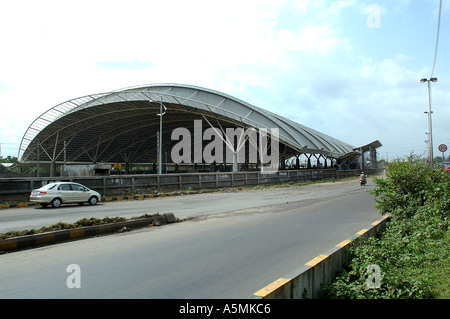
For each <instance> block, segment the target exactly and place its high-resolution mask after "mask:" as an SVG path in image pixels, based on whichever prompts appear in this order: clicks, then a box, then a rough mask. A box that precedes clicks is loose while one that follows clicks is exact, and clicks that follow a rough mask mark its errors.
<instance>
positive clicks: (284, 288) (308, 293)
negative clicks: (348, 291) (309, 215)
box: [252, 214, 390, 299]
mask: <svg viewBox="0 0 450 319" xmlns="http://www.w3.org/2000/svg"><path fill="white" fill-rule="evenodd" d="M389 216H390V215H389V214H386V215H384V216H383V217H382V218H380V219H378V220H376V221H375V222H373V223H371V224H370V225H369V227H368V228H364V229H362V230H360V231H359V232H357V233H356V234H355V235H354V236H353V237H352V238H350V239H346V240H344V241H342V242H340V243H339V244H337V245H335V246H334V247H332V248H331V249H329V250H328V251H326V252H325V253H323V254H320V255H318V256H317V257H315V258H313V259H312V260H310V261H309V262H307V263H306V264H305V265H303V266H301V267H300V268H299V269H297V270H296V271H294V272H293V273H291V274H288V275H287V276H286V277H283V278H280V279H278V280H276V281H274V282H273V283H271V284H270V285H268V286H266V287H264V288H262V289H261V290H258V291H257V292H255V293H254V294H253V296H252V298H254V299H306V298H311V299H317V298H318V297H319V293H320V287H321V285H322V284H325V283H330V282H332V280H333V279H334V277H335V275H336V273H337V272H338V271H339V270H340V269H342V267H343V265H344V263H345V262H347V261H349V260H350V249H351V247H354V246H358V245H360V244H361V243H363V242H364V241H366V240H367V239H368V238H369V237H372V236H375V235H376V234H377V233H378V232H379V231H381V230H383V229H384V228H385V227H386V223H387V221H388V220H389Z"/></svg>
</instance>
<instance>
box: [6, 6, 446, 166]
mask: <svg viewBox="0 0 450 319" xmlns="http://www.w3.org/2000/svg"><path fill="white" fill-rule="evenodd" d="M438 16H439V0H380V1H377V0H368V1H361V0H358V1H356V0H342V1H331V0H330V1H326V0H297V1H288V0H286V1H275V0H239V1H235V0H227V1H212V0H207V1H197V0H191V1H171V0H164V1H150V0H147V1H135V0H128V1H115V0H107V1H97V0H89V1H84V0H77V1H60V0H59V1H47V0H39V1H35V0H32V1H29V0H23V1H5V0H0V34H1V37H0V41H1V46H0V48H1V49H0V116H1V119H0V143H1V155H2V156H8V155H13V156H17V154H18V149H19V144H20V142H21V140H22V137H23V135H24V133H25V131H26V130H27V128H28V126H29V125H30V124H31V123H32V122H33V120H35V119H36V118H37V117H38V116H39V115H41V114H42V113H44V112H46V111H47V110H48V109H50V108H52V107H54V106H55V105H57V104H60V103H62V102H65V101H67V100H70V99H73V98H77V97H80V96H84V95H88V94H93V93H102V92H108V91H112V90H115V89H121V88H125V87H130V86H137V85H145V84H152V83H181V84H192V85H198V86H202V87H206V88H209V89H214V90H217V91H221V92H224V93H227V94H230V95H233V96H235V97H237V98H240V99H242V100H244V101H246V102H248V103H251V104H253V105H256V106H259V107H262V108H265V109H267V110H270V111H272V112H275V113H277V114H280V115H282V116H285V117H287V118H290V119H292V120H294V121H296V122H298V123H301V124H303V125H306V126H308V127H311V128H313V129H316V130H318V131H321V132H323V133H325V134H328V135H331V136H333V137H335V138H338V139H340V140H342V141H344V142H347V143H349V144H351V145H354V146H362V145H365V144H367V143H370V142H372V141H374V140H380V142H381V143H382V144H383V147H382V148H380V149H378V152H379V158H386V157H388V158H389V159H392V158H394V157H403V156H405V155H408V154H409V153H410V152H411V151H413V152H414V153H416V154H418V155H425V154H426V153H425V151H426V143H425V140H426V139H427V135H426V132H427V131H428V120H427V115H426V114H424V111H427V110H428V93H427V85H426V84H421V83H420V82H419V80H420V79H421V78H429V77H430V76H431V73H432V68H433V60H434V54H435V46H436V35H437V26H438ZM449 40H450V0H443V5H442V13H441V25H440V39H439V47H438V54H437V60H436V64H435V70H434V74H433V75H434V76H435V77H437V78H438V82H437V83H433V84H432V108H433V142H434V145H435V147H434V148H435V151H434V152H435V155H440V153H439V152H438V151H437V147H438V145H439V144H442V143H444V144H447V145H448V146H449V147H450V63H449V57H450V41H449ZM448 154H450V151H448V152H447V153H446V156H447V155H448Z"/></svg>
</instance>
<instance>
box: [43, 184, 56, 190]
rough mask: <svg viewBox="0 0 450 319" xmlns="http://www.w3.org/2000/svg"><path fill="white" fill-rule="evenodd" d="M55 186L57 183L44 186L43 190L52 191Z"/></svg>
mask: <svg viewBox="0 0 450 319" xmlns="http://www.w3.org/2000/svg"><path fill="white" fill-rule="evenodd" d="M55 186H56V184H55V183H51V184H47V185H44V186H42V187H41V189H52V188H53V187H55Z"/></svg>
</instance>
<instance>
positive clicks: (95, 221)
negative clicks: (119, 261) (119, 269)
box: [0, 213, 159, 240]
mask: <svg viewBox="0 0 450 319" xmlns="http://www.w3.org/2000/svg"><path fill="white" fill-rule="evenodd" d="M158 215H159V213H156V214H152V215H147V214H145V215H142V216H138V217H131V218H129V219H127V218H125V217H105V218H94V217H91V218H83V219H80V220H78V221H76V222H75V223H63V222H59V223H56V224H53V225H50V226H44V227H41V228H33V229H27V230H13V231H9V232H7V233H4V234H2V233H0V240H2V239H7V238H13V237H20V236H27V235H36V234H41V233H46V232H51V231H57V230H65V229H74V228H80V227H87V226H97V225H104V224H112V223H120V222H124V221H128V220H134V219H140V218H148V217H154V216H158Z"/></svg>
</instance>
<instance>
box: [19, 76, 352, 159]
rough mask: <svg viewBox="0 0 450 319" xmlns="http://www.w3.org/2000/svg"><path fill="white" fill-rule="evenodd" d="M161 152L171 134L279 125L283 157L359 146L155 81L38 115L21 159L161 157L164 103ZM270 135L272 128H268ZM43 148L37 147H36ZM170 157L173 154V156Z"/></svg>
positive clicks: (336, 153) (340, 154) (346, 151)
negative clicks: (199, 127) (198, 124)
mask: <svg viewBox="0 0 450 319" xmlns="http://www.w3.org/2000/svg"><path fill="white" fill-rule="evenodd" d="M161 102H162V104H163V105H164V107H165V108H166V109H167V110H166V113H165V114H164V116H163V130H162V136H163V143H162V146H163V154H165V153H166V152H167V153H168V154H169V155H168V156H170V150H171V148H172V147H173V145H174V144H175V143H176V142H178V141H172V140H171V132H172V131H173V130H174V129H175V128H178V127H184V128H187V129H189V130H192V129H193V123H194V120H202V123H203V129H206V128H207V127H210V126H213V127H217V128H223V129H224V128H226V127H241V128H250V127H253V128H255V129H260V128H267V129H270V128H278V129H279V146H280V150H279V151H280V155H281V156H285V157H286V158H288V157H290V156H293V155H299V154H322V155H324V156H326V157H328V158H335V159H339V158H347V157H348V156H350V155H352V154H355V150H356V151H357V148H355V147H354V146H352V145H350V144H347V143H345V142H342V141H340V140H338V139H336V138H333V137H331V136H328V135H325V134H323V133H321V132H318V131H316V130H313V129H311V128H309V127H306V126H303V125H301V124H299V123H296V122H294V121H292V120H290V119H287V118H285V117H282V116H280V115H277V114H274V113H272V112H269V111H267V110H264V109H262V108H259V107H256V106H254V105H251V104H249V103H247V102H244V101H242V100H239V99H237V98H235V97H232V96H230V95H227V94H224V93H220V92H217V91H214V90H210V89H206V88H201V87H197V86H192V85H180V84H153V85H146V86H139V87H132V88H126V89H121V90H116V91H112V92H107V93H99V94H92V95H87V96H83V97H79V98H75V99H72V100H69V101H66V102H64V103H61V104H59V105H56V106H54V107H52V108H51V109H49V110H48V111H46V112H45V113H43V114H42V115H40V116H39V117H38V118H37V119H36V120H35V121H34V122H33V123H32V124H31V125H30V126H29V127H28V129H27V131H26V132H25V134H24V136H23V139H22V142H21V144H20V148H19V156H18V158H19V161H20V162H22V163H30V162H36V161H37V159H38V154H39V160H40V161H41V162H63V161H64V160H65V161H66V163H95V162H97V163H100V162H103V163H116V162H124V161H128V162H132V163H153V162H156V161H157V159H156V148H157V138H156V136H157V135H156V134H157V131H159V125H160V117H159V116H157V114H159V113H160V105H161ZM269 133H270V131H269ZM38 145H39V146H40V147H39V151H38ZM169 162H170V157H169Z"/></svg>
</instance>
